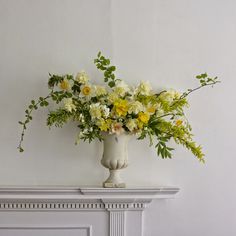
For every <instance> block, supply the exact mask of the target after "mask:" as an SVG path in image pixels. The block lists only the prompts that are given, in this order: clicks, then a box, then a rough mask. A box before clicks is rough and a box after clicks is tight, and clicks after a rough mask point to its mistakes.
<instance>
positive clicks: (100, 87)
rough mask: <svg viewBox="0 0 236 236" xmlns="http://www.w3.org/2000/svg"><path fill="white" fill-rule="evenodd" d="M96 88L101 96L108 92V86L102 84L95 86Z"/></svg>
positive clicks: (96, 92) (97, 93)
mask: <svg viewBox="0 0 236 236" xmlns="http://www.w3.org/2000/svg"><path fill="white" fill-rule="evenodd" d="M94 90H95V94H96V96H101V95H106V94H107V90H106V88H105V87H103V86H100V85H96V86H94Z"/></svg>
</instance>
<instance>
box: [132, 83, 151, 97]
mask: <svg viewBox="0 0 236 236" xmlns="http://www.w3.org/2000/svg"><path fill="white" fill-rule="evenodd" d="M151 91H152V88H151V85H150V83H149V82H148V81H146V82H144V81H141V82H140V83H139V85H138V87H137V88H136V89H135V94H140V95H144V96H148V95H151Z"/></svg>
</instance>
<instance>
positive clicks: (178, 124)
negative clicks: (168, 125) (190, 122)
mask: <svg viewBox="0 0 236 236" xmlns="http://www.w3.org/2000/svg"><path fill="white" fill-rule="evenodd" d="M175 124H176V125H177V126H180V125H182V124H183V121H182V120H176V121H175Z"/></svg>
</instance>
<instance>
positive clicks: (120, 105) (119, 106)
mask: <svg viewBox="0 0 236 236" xmlns="http://www.w3.org/2000/svg"><path fill="white" fill-rule="evenodd" d="M114 110H115V112H116V113H117V114H118V115H119V116H126V114H127V112H128V101H126V100H124V99H118V100H116V101H115V102H114Z"/></svg>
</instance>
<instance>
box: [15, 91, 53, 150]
mask: <svg viewBox="0 0 236 236" xmlns="http://www.w3.org/2000/svg"><path fill="white" fill-rule="evenodd" d="M52 93H53V92H51V93H50V94H49V95H48V96H46V97H39V98H38V100H37V101H35V100H32V101H31V103H30V105H29V106H28V108H27V109H26V110H25V120H24V121H18V123H19V124H20V125H21V126H22V132H21V137H20V142H19V145H18V147H17V148H18V149H19V151H20V152H23V151H24V149H23V147H22V142H23V141H24V136H25V130H26V129H27V124H28V123H29V122H30V121H31V120H32V119H33V117H32V112H33V111H35V110H37V109H38V106H39V105H40V106H41V107H42V106H44V107H46V106H48V105H49V103H48V101H47V100H48V99H49V98H50V97H51V94H52Z"/></svg>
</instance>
